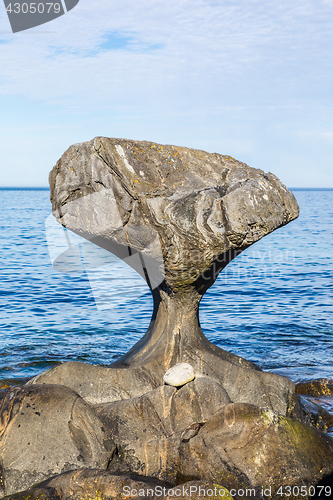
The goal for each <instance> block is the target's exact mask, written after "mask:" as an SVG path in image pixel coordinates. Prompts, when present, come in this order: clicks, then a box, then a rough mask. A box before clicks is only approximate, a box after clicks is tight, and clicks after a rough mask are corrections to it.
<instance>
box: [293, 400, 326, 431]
mask: <svg viewBox="0 0 333 500" xmlns="http://www.w3.org/2000/svg"><path fill="white" fill-rule="evenodd" d="M300 403H301V408H302V411H303V419H302V420H303V422H304V423H307V424H309V425H311V426H312V427H316V428H317V429H319V430H320V431H323V432H327V431H328V430H329V429H330V428H331V427H333V415H331V413H329V412H328V411H327V410H325V409H324V408H322V407H321V406H320V405H319V404H316V403H315V402H313V401H309V400H308V399H305V398H303V397H301V398H300Z"/></svg>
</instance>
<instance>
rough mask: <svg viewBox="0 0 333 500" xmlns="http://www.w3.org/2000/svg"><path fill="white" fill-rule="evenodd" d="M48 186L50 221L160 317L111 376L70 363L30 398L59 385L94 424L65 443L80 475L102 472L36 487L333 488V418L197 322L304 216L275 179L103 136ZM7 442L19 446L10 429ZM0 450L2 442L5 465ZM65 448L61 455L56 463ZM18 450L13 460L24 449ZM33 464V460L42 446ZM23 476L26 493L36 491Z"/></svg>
mask: <svg viewBox="0 0 333 500" xmlns="http://www.w3.org/2000/svg"><path fill="white" fill-rule="evenodd" d="M50 186H51V200H52V207H53V214H54V216H55V217H56V219H57V220H58V222H59V223H60V224H62V225H63V226H64V227H66V228H68V229H70V230H72V231H74V232H75V233H77V234H78V235H80V236H83V237H84V238H86V239H88V240H90V241H92V242H93V243H95V244H96V245H98V246H100V247H101V248H104V249H106V250H108V251H110V252H112V253H113V254H115V255H117V256H118V257H120V258H122V259H123V260H124V261H126V262H127V263H128V264H129V265H130V266H132V267H133V268H134V269H135V270H136V271H137V272H138V273H139V274H140V275H141V276H142V277H143V278H144V279H145V280H146V282H147V284H148V286H149V288H150V289H151V292H152V295H153V298H154V311H153V315H152V319H151V323H150V326H149V328H148V330H147V332H146V333H145V335H144V336H143V337H142V339H141V340H140V341H139V342H138V343H137V344H136V345H134V346H133V347H132V349H130V351H129V352H128V353H127V354H125V355H124V356H123V357H122V358H121V359H119V360H118V361H116V362H115V363H113V364H112V365H110V366H109V367H101V366H92V365H87V364H84V363H77V362H72V363H65V364H63V365H60V366H57V367H56V368H53V369H51V370H49V371H47V372H45V373H43V374H41V375H39V376H37V377H35V378H34V379H33V380H31V381H30V382H29V383H28V386H27V389H26V390H28V391H29V390H34V389H33V388H34V387H35V388H36V391H37V392H38V393H39V391H42V390H43V387H48V386H49V387H61V386H62V387H63V386H66V388H64V389H65V390H66V391H71V394H76V395H77V397H78V398H80V399H79V400H78V401H81V402H82V404H83V402H85V403H84V404H87V406H88V405H90V406H89V407H90V411H91V412H92V413H93V415H94V416H95V419H96V420H93V419H92V420H91V419H90V420H89V422H90V423H89V425H88V427H85V426H83V427H82V425H83V424H82V425H81V427H80V426H79V427H78V426H77V425H76V424H75V427H73V428H71V427H69V429H67V428H66V430H63V431H62V430H60V429H59V433H63V436H64V440H65V442H69V443H70V442H71V440H72V441H73V440H74V442H75V443H76V446H78V447H79V451H80V450H81V451H80V453H81V456H84V457H85V458H84V460H85V461H86V462H85V463H86V465H85V467H86V468H90V469H91V468H92V467H95V468H97V469H98V470H97V471H90V472H87V470H83V471H78V472H77V473H76V472H67V473H63V474H61V475H60V476H58V477H56V478H53V479H52V480H49V481H46V482H45V483H43V485H41V486H40V487H41V488H44V491H50V495H53V494H55V492H56V494H57V495H58V497H57V498H59V499H61V500H62V499H65V498H66V499H67V496H66V495H67V493H66V492H67V491H68V490H69V491H71V492H72V493H71V494H72V497H71V498H75V499H77V500H79V499H81V498H82V499H83V498H86V496H84V495H85V494H84V493H83V491H84V488H86V491H89V492H90V491H92V490H93V489H94V487H95V486H96V485H97V484H98V485H99V486H98V488H99V490H98V491H99V493H98V494H99V495H100V496H99V497H98V496H96V499H97V498H124V496H122V492H121V491H120V485H121V484H122V485H123V484H129V483H130V482H131V481H132V483H131V484H134V483H133V481H136V483H135V484H139V483H140V481H141V482H142V481H143V482H144V481H147V482H148V483H149V484H155V485H156V484H159V483H156V481H157V482H158V481H160V482H162V483H163V484H166V485H169V486H177V485H180V484H185V483H186V484H203V483H202V482H208V483H209V484H213V485H214V484H215V485H222V486H223V487H224V488H227V489H230V491H236V493H235V494H232V496H233V497H234V498H242V494H238V493H237V491H238V489H239V488H245V489H246V488H253V489H254V490H253V491H254V493H251V496H252V498H258V499H263V498H264V497H263V493H262V488H263V487H265V488H272V495H271V498H280V497H279V496H276V495H278V493H275V492H276V490H277V489H278V488H279V487H280V486H283V485H288V486H293V485H294V486H297V487H301V486H306V487H307V488H308V487H309V486H311V485H315V484H318V483H319V482H320V481H321V480H323V478H324V479H325V478H326V479H325V480H326V481H327V480H328V479H327V478H329V476H330V474H332V473H333V440H332V439H331V438H329V437H328V436H327V435H326V434H324V433H322V432H321V431H320V430H318V429H321V430H323V429H324V428H325V423H324V420H325V419H326V417H327V415H326V414H324V413H321V414H320V416H316V415H315V413H316V412H315V411H313V408H312V407H311V408H310V407H309V406H306V405H305V404H304V402H302V400H301V399H300V397H299V396H298V394H296V392H295V385H294V384H293V383H292V382H291V381H290V380H288V379H287V378H285V377H281V376H278V375H275V374H271V373H266V372H263V371H262V370H261V369H260V368H259V367H258V366H256V365H254V364H253V363H251V362H250V361H247V360H245V359H243V358H240V357H238V356H236V355H234V354H232V353H229V352H227V351H224V350H223V349H220V348H218V347H216V346H215V345H214V344H212V343H211V342H209V341H208V340H207V338H206V337H205V335H204V334H203V332H202V329H201V327H200V323H199V313H198V311H199V303H200V300H201V298H202V297H203V295H204V293H205V291H206V290H207V289H208V288H209V287H210V286H211V285H212V284H213V283H214V281H215V280H216V278H217V276H218V274H219V272H220V271H222V270H223V269H224V267H225V266H226V265H227V264H228V263H229V262H230V261H231V260H232V259H234V258H235V257H237V255H239V254H240V253H241V252H242V251H244V250H245V249H246V248H248V247H249V246H250V245H252V244H253V243H255V242H256V241H258V240H260V239H261V238H262V237H263V236H265V235H267V234H269V233H270V232H272V231H274V230H275V229H277V228H279V227H281V226H283V225H285V224H287V223H288V222H290V221H292V220H293V219H295V218H296V217H297V216H298V205H297V202H296V200H295V198H294V196H293V194H292V193H291V192H290V191H288V189H287V188H286V187H285V186H284V185H283V184H282V183H281V181H279V179H277V177H275V176H274V175H273V174H270V173H268V174H266V173H264V172H263V171H261V170H256V169H253V168H250V167H249V166H247V165H246V164H244V163H241V162H238V161H236V160H235V159H233V158H231V157H229V156H223V155H219V154H209V153H206V152H204V151H198V150H194V149H187V148H180V147H176V146H162V145H159V144H155V143H151V142H145V141H137V142H135V141H130V140H125V139H108V138H103V137H99V138H96V139H94V140H92V141H90V142H87V143H83V144H76V145H74V146H71V147H70V148H69V149H68V151H66V153H65V154H64V155H63V156H62V158H61V159H60V160H59V161H58V163H57V165H56V166H55V167H54V169H53V170H52V172H51V174H50ZM180 363H181V364H182V363H186V364H187V365H190V367H188V366H187V368H188V370H189V371H188V372H189V373H190V376H188V378H186V377H185V378H181V380H180V379H178V378H177V377H178V375H179V374H178V375H177V373H176V375H177V377H176V378H175V379H174V378H172V377H171V379H172V380H174V381H175V382H174V383H171V382H170V380H171V379H170V377H169V374H170V372H168V376H167V377H166V378H164V377H165V373H166V372H167V371H168V370H169V369H170V368H171V375H172V372H173V371H175V372H177V367H176V365H178V364H180ZM192 369H193V373H192ZM176 379H177V380H178V382H177V380H176ZM165 381H166V382H167V384H171V385H166V384H165ZM49 384H51V385H49ZM54 384H57V385H56V386H55V385H54ZM81 398H82V399H81ZM82 400H83V401H82ZM56 401H57V400H56V399H55V402H56ZM55 404H56V403H55ZM51 406H52V405H51ZM37 411H39V410H38V409H37ZM64 411H67V410H65V409H64ZM33 418H35V417H33ZM29 419H31V417H29ZM328 420H329V419H327V421H328ZM99 423H100V424H99ZM99 425H101V428H100V430H98V431H97V430H96V429H99ZM64 427H66V426H64ZM90 427H91V429H95V431H94V432H95V434H94V435H97V434H98V433H102V434H103V433H104V434H105V436H106V439H104V438H103V442H102V441H100V444H99V445H96V448H95V447H93V449H92V448H91V446H90V444H89V446H90V448H89V449H91V454H88V451H87V450H88V447H87V446H88V445H87V444H82V443H86V442H87V439H88V438H87V437H85V438H84V437H83V434H85V432H86V431H82V432H83V434H82V432H81V431H78V430H76V429H77V428H78V429H81V430H82V429H83V428H84V429H88V431H87V432H88V433H90V431H89V428H90ZM68 431H69V433H70V436H71V437H70V438H69V437H68V438H67V437H66V435H67V434H66V433H67V432H68ZM8 432H9V431H8ZM10 432H11V433H12V436H13V437H12V438H11V439H13V442H15V439H17V437H16V436H17V435H18V431H17V430H15V429H14V428H11V431H10ZM34 432H35V431H34ZM45 432H46V431H45ZM91 432H92V431H91ZM96 433H97V434H96ZM102 434H100V435H101V436H102ZM104 434H103V435H104ZM50 435H52V433H51V430H50ZM89 435H90V434H89ZM98 435H99V434H98ZM38 436H42V434H40V433H38V432H35V433H34V437H33V438H32V439H34V440H36V439H37V440H38V439H40V437H38ZM43 436H44V434H43ZM89 439H90V440H91V438H89ZM89 439H88V441H89ZM78 443H79V444H78ZM80 443H81V444H80ZM89 443H90V441H89ZM5 450H6V448H5V446H4V444H0V456H2V457H3V456H5V454H4V453H5ZM71 450H72V448H71ZM71 450H69V449H67V448H64V450H63V454H62V455H61V460H63V461H64V460H67V458H66V457H67V455H68V456H69V457H71V454H72V451H71ZM110 450H111V455H110ZM12 453H13V458H12V460H13V462H12V463H14V462H15V457H14V455H15V453H16V455H17V456H18V455H19V449H18V448H17V450H15V449H14V451H13V452H12ZM84 453H85V454H84ZM94 453H95V454H94ZM36 456H38V457H37V458H36V460H37V459H38V460H41V452H40V451H38V449H37V448H36ZM78 456H80V455H78ZM95 456H96V457H97V456H99V457H100V458H99V460H100V462H98V461H96V460H97V458H94V457H95ZM105 457H107V463H105V462H103V460H104V461H105ZM57 460H58V459H57ZM75 460H76V461H75ZM77 460H79V458H78V457H76V459H71V460H69V461H68V466H67V467H68V470H75V469H78V464H77ZM59 463H60V462H59ZM61 463H62V462H61ZM94 464H95V465H94ZM49 467H50V469H49V477H51V476H52V475H54V474H56V473H58V472H59V470H58V468H57V467H58V465H56V463H55V462H54V461H52V459H51V458H50V460H49ZM27 470H28V471H29V468H28V466H27ZM10 473H11V471H10V467H9V468H7V470H5V471H4V473H3V484H4V486H3V491H4V492H5V493H8V492H9V491H12V490H8V489H7V486H6V484H7V483H8V484H10V483H9V482H10V480H9V479H8V478H9V477H10ZM32 475H33V474H32ZM46 475H47V474H46ZM35 476H36V477H37V478H38V479H40V477H42V475H41V474H39V475H38V474H37V473H36V474H35ZM27 477H28V476H27ZM29 477H30V479H29V480H28V481H27V482H26V483H25V484H27V483H29V481H30V483H31V484H32V476H29ZM43 477H45V475H44V476H43ZM119 478H122V479H121V480H120V479H119ZM133 478H134V479H133ZM135 478H136V479H135ZM138 478H139V479H138ZM8 481H9V482H8ZM75 481H77V482H76V483H75ZM200 481H201V483H200ZM162 483H161V484H162ZM82 484H83V485H85V486H82ZM69 485H70V487H69ZM222 486H219V488H220V487H221V488H222ZM61 488H62V489H61ZM80 488H81V489H80ZM91 488H92V490H91ZM34 491H35V493H34V492H33V490H31V491H30V492H29V491H28V492H27V495H30V494H31V495H37V493H36V491H37V490H34ZM41 491H42V490H41ZM61 491H63V493H59V492H61ZM225 491H226V495H229V493H228V492H227V490H225ZM306 491H309V490H308V489H307V490H306ZM111 492H112V493H111ZM303 493H304V491H303ZM22 495H23V493H22ZM89 495H90V493H89ZM96 495H97V493H96ZM103 495H104V496H103ZM302 496H303V495H302ZM310 496H311V495H310V493H309V494H307V495H306V496H303V498H307V497H310ZM17 498H18V497H17ZM19 498H20V499H21V498H22V499H23V498H24V496H20V497H19ZM50 498H51V496H50ZM52 498H53V497H52ZM89 498H90V496H89ZM91 498H93V497H91ZM147 498H148V497H147ZM150 498H154V497H153V496H151V497H150ZM165 498H169V497H168V495H167V494H166V495H165ZM181 498H183V496H181ZM226 498H227V496H226ZM265 498H267V494H266V496H265ZM289 498H293V497H292V496H291V497H289ZM13 499H14V497H13Z"/></svg>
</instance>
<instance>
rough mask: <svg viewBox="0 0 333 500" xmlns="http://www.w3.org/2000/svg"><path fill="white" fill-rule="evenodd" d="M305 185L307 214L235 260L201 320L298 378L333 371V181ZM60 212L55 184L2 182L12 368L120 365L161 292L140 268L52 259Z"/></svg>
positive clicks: (0, 355)
mask: <svg viewBox="0 0 333 500" xmlns="http://www.w3.org/2000/svg"><path fill="white" fill-rule="evenodd" d="M294 194H295V196H296V198H297V200H298V203H299V205H300V209H301V215H300V217H299V219H298V220H296V221H294V222H292V223H290V224H289V225H287V226H285V227H283V228H281V229H279V230H277V231H275V232H274V233H272V234H271V235H269V236H267V237H265V238H263V239H262V240H261V241H260V242H258V243H256V244H255V245H253V246H252V247H251V248H249V249H248V250H246V251H245V252H244V253H243V254H242V255H240V256H239V257H237V258H236V259H235V260H234V261H233V262H232V263H231V264H229V265H228V266H227V268H226V269H225V270H224V271H223V272H222V273H221V274H220V276H219V278H218V279H217V281H216V282H215V284H214V285H213V287H212V288H211V289H210V290H209V291H208V292H207V293H206V295H205V296H204V298H203V300H202V303H201V306H200V322H201V326H202V328H203V331H204V332H205V334H206V335H207V337H208V338H209V339H210V340H211V341H212V342H214V343H215V344H217V345H219V346H220V347H222V348H223V349H226V350H229V351H231V352H233V353H235V354H238V355H240V356H243V357H245V358H247V359H249V360H251V361H254V362H255V363H257V364H258V365H259V366H260V367H261V368H263V369H265V370H268V371H271V372H274V373H279V374H281V375H285V376H288V377H289V378H291V379H292V380H293V381H295V382H297V381H298V380H301V379H302V380H304V379H315V378H320V377H327V378H332V379H333V324H332V317H333V314H332V313H333V252H332V250H333V238H332V236H333V190H294ZM50 213H51V205H50V202H49V192H48V190H32V189H22V190H20V189H1V190H0V230H1V240H0V241H1V243H0V245H1V252H0V277H1V279H0V332H1V335H0V379H7V380H8V379H15V380H17V381H20V380H21V381H22V379H26V378H29V377H32V376H34V375H36V374H38V373H40V372H42V371H44V370H46V369H47V368H49V367H51V366H54V365H56V364H58V363H61V362H64V361H69V360H79V361H85V362H90V363H100V364H109V363H111V362H112V361H114V360H115V359H116V358H117V357H119V356H120V355H122V354H123V353H125V352H126V351H127V350H128V349H129V348H130V347H131V346H132V345H133V344H134V343H135V342H137V341H138V340H139V339H140V338H141V337H142V335H143V334H144V332H145V330H146V329H147V327H148V324H149V321H150V315H151V312H152V299H151V295H150V292H149V290H148V287H147V286H146V285H145V283H144V282H143V280H141V278H138V277H135V276H134V275H133V273H132V274H131V272H130V273H129V274H127V275H126V270H124V269H123V270H122V271H121V272H122V273H123V274H124V275H121V276H120V279H114V278H112V277H111V278H110V277H109V278H108V279H105V275H104V277H103V270H102V271H101V272H100V274H98V272H97V271H96V272H95V274H94V275H92V274H91V273H90V274H89V272H87V271H84V270H83V271H82V270H81V271H80V272H78V273H76V274H73V273H71V274H68V273H63V272H62V273H59V272H57V271H56V270H55V269H54V268H53V267H52V264H51V260H50V255H49V247H48V244H47V233H46V227H48V224H49V223H48V222H47V221H50V218H49V219H48V217H49V216H50ZM49 231H50V229H49ZM49 236H50V235H48V237H49ZM49 239H50V238H49ZM49 243H50V242H49ZM49 246H50V245H49ZM53 250H54V249H53ZM51 253H52V251H51ZM115 265H116V266H117V265H118V264H117V263H115ZM108 293H109V295H108Z"/></svg>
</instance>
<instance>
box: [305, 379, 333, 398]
mask: <svg viewBox="0 0 333 500" xmlns="http://www.w3.org/2000/svg"><path fill="white" fill-rule="evenodd" d="M296 392H297V393H298V394H304V395H307V396H330V395H332V394H333V380H330V379H327V378H318V379H316V380H305V381H303V382H298V384H296Z"/></svg>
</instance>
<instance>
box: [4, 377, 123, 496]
mask: <svg viewBox="0 0 333 500" xmlns="http://www.w3.org/2000/svg"><path fill="white" fill-rule="evenodd" d="M114 449H115V445H114V443H113V442H112V440H111V438H110V436H109V435H107V434H106V432H105V429H104V428H103V424H102V422H101V421H100V419H99V418H98V417H97V416H96V415H95V413H94V412H93V410H92V409H91V408H90V406H89V405H88V404H87V403H85V402H84V401H83V400H82V399H81V397H80V396H79V395H78V394H76V393H75V392H74V391H72V390H71V389H69V388H67V387H64V386H60V385H59V386H57V385H33V386H28V387H24V388H21V389H20V388H14V389H9V390H7V391H3V392H2V393H1V395H0V463H1V470H0V477H1V481H0V497H3V496H4V495H5V494H10V493H14V492H17V491H20V490H23V489H25V488H27V487H29V486H31V485H33V484H34V483H36V482H39V481H42V480H43V479H46V478H48V477H50V476H52V475H54V474H60V473H62V472H65V471H68V470H75V469H78V468H81V467H91V468H106V467H107V465H108V462H109V460H110V458H111V456H112V454H113V452H114Z"/></svg>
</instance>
